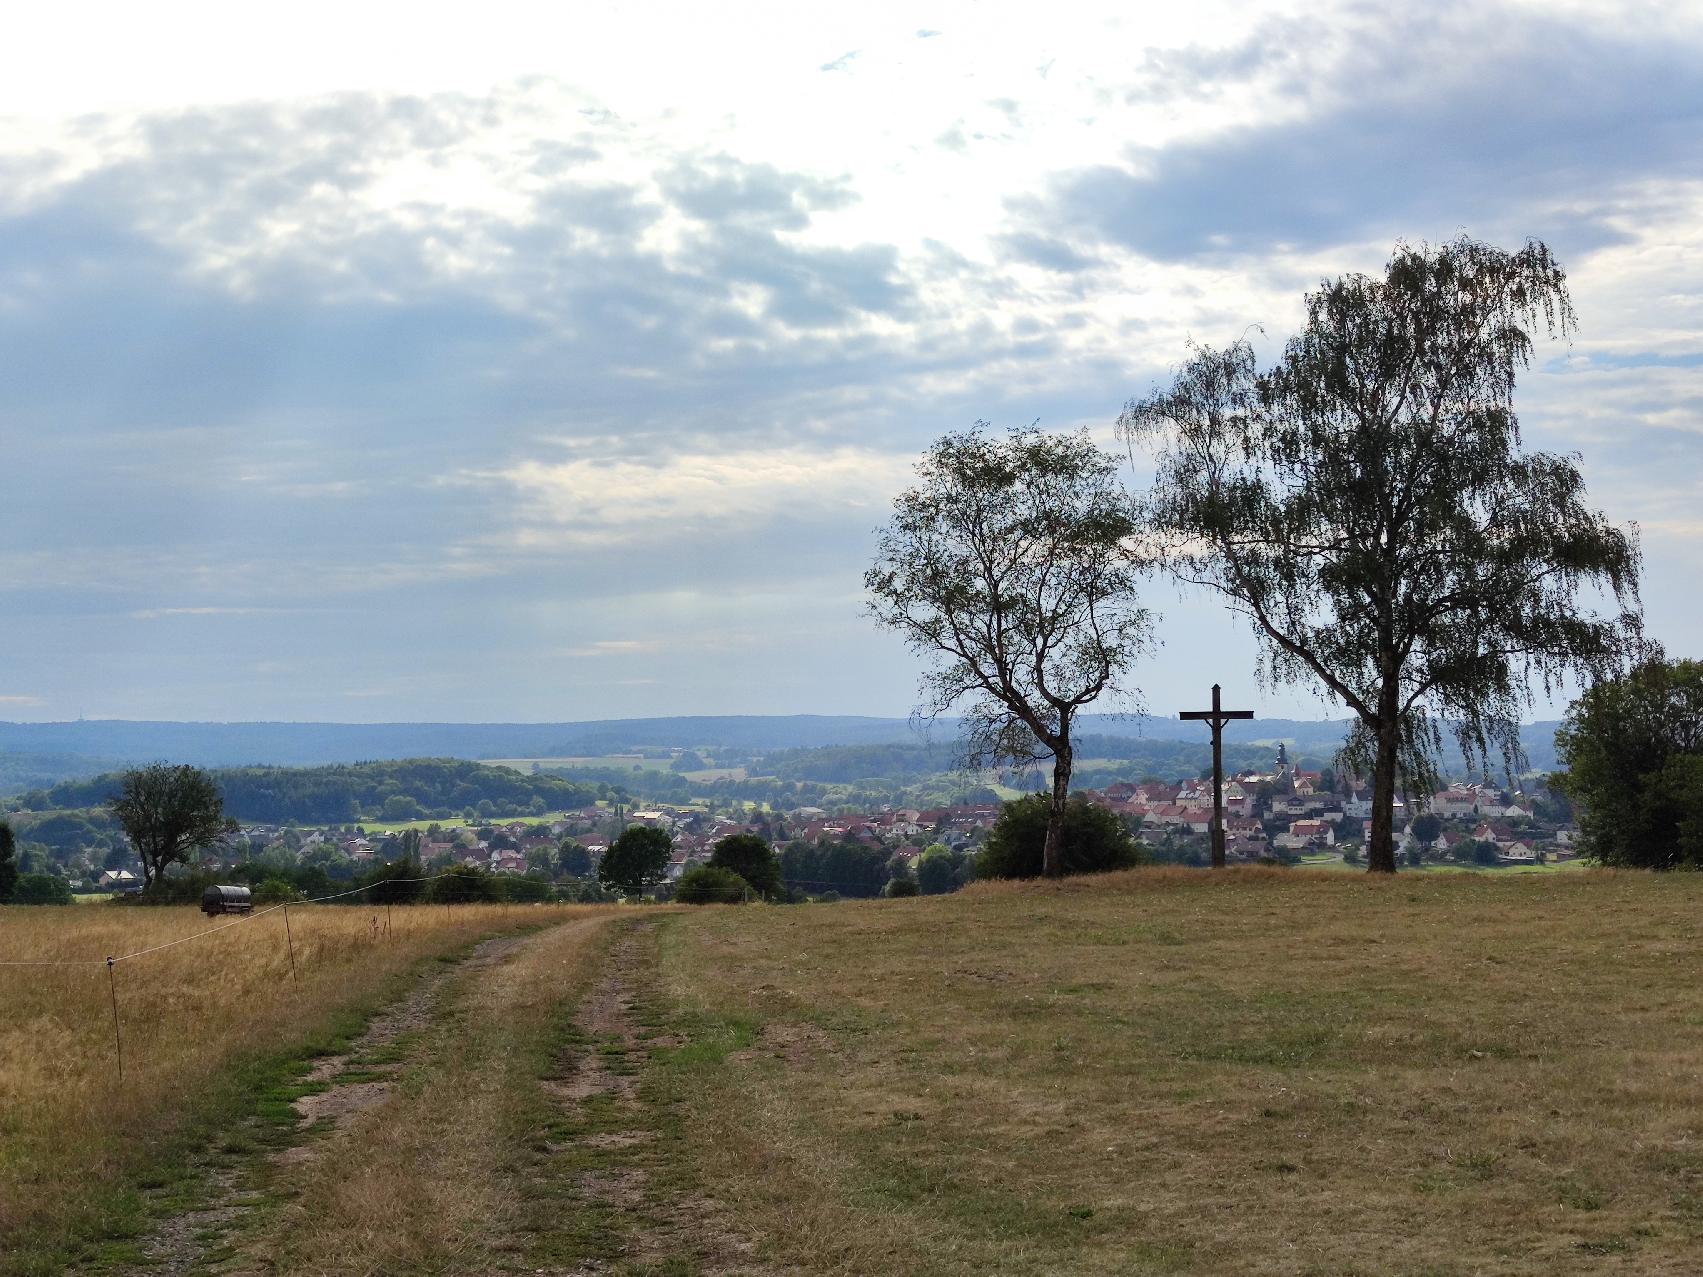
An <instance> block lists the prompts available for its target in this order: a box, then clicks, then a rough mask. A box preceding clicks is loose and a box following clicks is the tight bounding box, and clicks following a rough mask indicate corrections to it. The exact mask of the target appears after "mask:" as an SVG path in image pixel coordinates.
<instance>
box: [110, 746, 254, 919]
mask: <svg viewBox="0 0 1703 1277" xmlns="http://www.w3.org/2000/svg"><path fill="white" fill-rule="evenodd" d="M111 809H112V814H113V816H114V818H115V819H116V820H117V821H118V823H119V825H120V826H122V827H123V829H124V833H125V836H126V837H127V838H129V839H130V845H131V846H133V847H134V848H135V849H136V855H137V858H138V859H140V860H141V862H142V885H143V889H144V890H146V889H147V888H149V887H151V886H153V885H154V884H155V883H157V882H158V881H159V879H160V876H161V875H162V874H164V873H165V871H166V867H167V866H168V865H174V864H182V863H186V862H187V861H188V859H189V857H190V854H191V853H192V852H195V851H199V850H200V849H201V848H203V847H208V846H211V845H212V844H213V843H215V842H217V841H218V840H219V839H220V838H221V837H223V836H224V834H225V832H226V830H227V828H228V826H227V825H226V822H225V812H224V804H223V802H222V800H221V799H220V797H219V787H218V785H216V784H215V783H214V782H213V778H212V777H211V776H209V775H208V774H207V773H206V772H204V771H202V770H201V769H200V768H199V767H190V766H188V765H187V764H183V765H179V766H176V767H173V766H172V765H171V764H169V763H151V764H149V765H148V766H146V767H137V768H132V769H131V770H130V771H127V772H125V773H124V774H123V775H122V776H121V777H120V778H119V792H118V797H116V798H114V799H113V800H112V803H111Z"/></svg>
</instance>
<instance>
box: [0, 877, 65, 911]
mask: <svg viewBox="0 0 1703 1277" xmlns="http://www.w3.org/2000/svg"><path fill="white" fill-rule="evenodd" d="M11 902H12V903H13V904H15V905H68V904H70V903H71V888H70V887H68V886H66V885H65V879H63V878H61V877H59V876H58V875H57V874H24V875H23V876H21V877H20V878H19V879H18V883H17V886H16V887H15V888H14V889H13V891H12V901H11Z"/></svg>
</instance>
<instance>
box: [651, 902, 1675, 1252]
mask: <svg viewBox="0 0 1703 1277" xmlns="http://www.w3.org/2000/svg"><path fill="white" fill-rule="evenodd" d="M1700 931H1703V875H1681V874H1674V875H1667V876H1650V875H1644V874H1610V873H1598V872H1587V873H1578V872H1574V873H1565V874H1532V875H1506V874H1499V875H1498V874H1458V875H1444V874H1435V875H1402V876H1399V877H1397V878H1395V879H1394V880H1389V881H1383V880H1373V879H1370V878H1368V876H1367V875H1365V874H1363V873H1362V874H1358V875H1351V874H1341V873H1323V872H1308V871H1299V870H1287V871H1285V870H1269V869H1266V870H1262V869H1241V870H1230V871H1228V872H1224V873H1219V874H1209V873H1203V872H1198V871H1177V870H1138V871H1135V872H1133V873H1127V874H1120V875H1113V876H1110V877H1107V878H1103V879H1098V880H1094V879H1078V880H1073V881H1071V882H1068V883H1066V884H1063V885H1047V884H1030V885H1016V884H983V885H980V886H976V887H972V888H970V889H968V890H967V891H965V892H962V893H960V894H958V895H955V896H944V897H933V898H923V899H914V900H895V901H878V902H868V903H858V904H851V903H845V904H839V905H813V906H803V907H793V908H763V907H756V908H745V909H714V908H710V909H702V910H698V911H695V912H693V913H692V914H691V915H690V916H676V917H673V918H670V919H668V920H667V921H666V922H665V924H664V927H663V929H662V938H661V943H660V948H659V950H658V953H657V955H656V957H655V958H654V962H655V964H656V972H657V975H656V977H655V979H656V982H657V983H656V989H657V996H658V997H659V998H660V999H661V1001H662V1002H663V1004H664V1005H665V1006H667V1007H669V1008H671V1009H672V1015H673V1017H674V1020H675V1024H676V1026H677V1028H678V1029H680V1030H681V1031H682V1032H683V1033H684V1034H685V1036H686V1038H687V1042H686V1044H685V1045H683V1046H681V1047H679V1048H678V1049H675V1050H673V1051H669V1052H663V1053H662V1054H661V1055H660V1056H659V1057H658V1070H659V1071H658V1073H657V1077H658V1079H659V1081H658V1082H657V1085H658V1086H659V1087H660V1088H661V1089H660V1091H659V1095H660V1096H661V1098H662V1099H664V1100H665V1101H667V1103H668V1104H670V1105H674V1106H678V1108H679V1110H680V1111H682V1112H683V1113H684V1123H685V1128H686V1130H687V1131H688V1132H689V1135H690V1139H689V1147H690V1148H692V1149H694V1150H695V1157H696V1161H697V1165H698V1168H699V1173H700V1174H701V1175H702V1177H703V1178H704V1180H705V1182H706V1183H710V1184H713V1185H715V1186H716V1187H715V1191H716V1192H717V1193H718V1194H719V1195H720V1196H721V1197H722V1198H723V1200H725V1201H729V1202H736V1203H738V1204H739V1207H738V1212H739V1216H740V1218H741V1219H742V1220H743V1221H744V1223H745V1225H746V1226H747V1228H748V1229H749V1231H750V1233H751V1235H752V1236H753V1237H755V1238H757V1239H759V1240H760V1242H761V1245H762V1248H763V1251H764V1254H765V1256H766V1257H767V1258H772V1259H774V1260H776V1261H778V1262H779V1263H781V1264H782V1265H783V1266H785V1267H787V1268H788V1269H789V1270H792V1269H796V1270H799V1271H807V1272H823V1273H826V1272H906V1273H941V1274H957V1273H963V1274H970V1273H987V1272H998V1273H1002V1274H1037V1275H1038V1274H1054V1273H1065V1272H1069V1273H1198V1274H1279V1273H1282V1274H1300V1273H1305V1274H1320V1275H1323V1274H1351V1273H1360V1274H1412V1275H1414V1277H1419V1275H1421V1274H1424V1275H1427V1277H1445V1275H1449V1274H1460V1275H1462V1277H1464V1275H1465V1274H1516V1273H1518V1274H1527V1273H1531V1274H1536V1273H1543V1274H1551V1273H1579V1274H1584V1273H1593V1274H1594V1273H1602V1272H1637V1273H1675V1274H1677V1273H1695V1272H1698V1271H1703V980H1700V979H1699V976H1700V975H1703V963H1700V960H1699V939H1700Z"/></svg>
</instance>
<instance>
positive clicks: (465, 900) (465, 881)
mask: <svg viewBox="0 0 1703 1277" xmlns="http://www.w3.org/2000/svg"><path fill="white" fill-rule="evenodd" d="M431 898H432V903H433V904H439V905H443V904H472V903H475V902H491V901H500V900H502V899H503V887H502V884H501V883H500V882H498V881H497V880H496V879H495V878H494V877H493V876H492V875H491V874H490V873H488V872H487V871H485V870H483V869H475V868H474V867H473V866H471V865H456V866H455V867H454V868H452V869H447V870H445V871H444V875H443V877H441V878H439V879H438V880H437V881H436V882H434V883H432V897H431Z"/></svg>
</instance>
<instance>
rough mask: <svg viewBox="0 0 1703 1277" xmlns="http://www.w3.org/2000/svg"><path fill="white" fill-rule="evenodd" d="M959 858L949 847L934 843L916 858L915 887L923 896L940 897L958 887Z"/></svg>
mask: <svg viewBox="0 0 1703 1277" xmlns="http://www.w3.org/2000/svg"><path fill="white" fill-rule="evenodd" d="M958 861H959V857H958V856H957V854H956V853H954V852H953V851H952V849H951V848H950V847H945V846H942V845H941V844H940V843H935V844H933V845H932V846H929V847H924V848H923V852H922V855H920V856H918V857H917V887H918V888H919V889H920V890H921V891H922V893H923V895H925V896H941V895H945V894H946V893H947V892H949V891H955V890H957V887H958Z"/></svg>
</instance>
